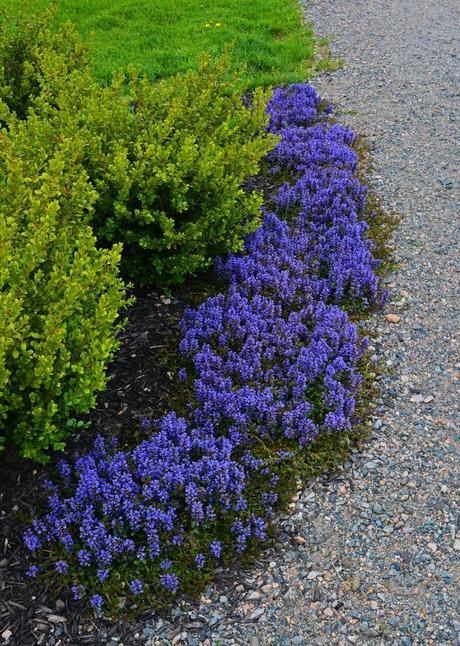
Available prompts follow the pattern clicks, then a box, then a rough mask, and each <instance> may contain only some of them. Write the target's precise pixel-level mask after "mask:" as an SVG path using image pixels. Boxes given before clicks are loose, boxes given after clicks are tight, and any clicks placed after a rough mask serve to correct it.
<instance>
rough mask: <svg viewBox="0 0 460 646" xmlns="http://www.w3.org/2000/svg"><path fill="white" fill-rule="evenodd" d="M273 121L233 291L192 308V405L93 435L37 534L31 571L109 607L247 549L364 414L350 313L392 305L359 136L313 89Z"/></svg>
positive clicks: (152, 598)
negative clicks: (303, 475) (382, 277)
mask: <svg viewBox="0 0 460 646" xmlns="http://www.w3.org/2000/svg"><path fill="white" fill-rule="evenodd" d="M268 114H269V117H270V120H269V124H268V129H269V130H270V131H271V132H273V133H275V134H277V135H278V136H279V137H280V141H279V143H278V144H277V146H276V147H275V149H274V150H273V152H271V153H270V154H269V156H268V164H269V169H271V170H270V171H269V172H271V173H272V174H273V177H274V178H276V182H275V184H276V186H277V189H276V190H275V191H274V193H273V194H272V196H271V197H270V198H269V199H267V201H266V204H265V208H264V211H263V221H262V224H261V226H260V228H259V229H258V230H257V231H256V232H254V233H252V234H250V235H249V236H248V237H247V239H246V243H245V248H244V250H243V252H242V253H240V254H236V255H235V254H233V255H230V256H227V257H224V258H222V259H221V260H219V261H218V263H217V268H216V269H217V272H218V275H219V276H220V277H221V278H222V279H223V280H224V281H226V283H227V288H226V289H225V290H224V291H223V292H222V293H220V294H217V295H215V296H211V297H209V298H207V299H206V300H205V301H204V302H203V303H202V304H201V305H198V306H197V307H195V308H192V309H190V310H189V311H188V312H187V313H186V315H185V317H184V318H183V322H182V333H183V337H182V342H181V348H180V349H181V352H182V356H183V360H184V362H183V365H182V367H181V369H180V370H179V372H178V375H177V376H178V379H179V380H182V382H183V384H184V389H185V392H186V393H188V394H189V397H188V401H187V402H186V405H185V407H184V406H182V407H180V410H179V409H178V410H177V411H175V412H169V413H166V414H165V415H164V416H163V417H162V418H161V419H159V420H151V419H145V420H144V421H143V422H142V424H143V426H144V429H145V430H146V431H151V437H150V438H148V439H147V440H145V441H143V442H141V443H140V444H139V445H137V446H135V447H133V448H125V447H123V446H120V447H117V446H115V445H113V443H111V442H110V441H104V440H103V439H102V438H99V439H98V440H97V441H96V442H95V445H94V447H93V449H92V450H91V451H90V452H89V453H87V454H85V455H83V456H81V457H79V458H77V460H76V461H75V462H69V461H62V462H61V463H60V464H59V467H58V470H59V474H60V475H59V477H58V478H57V479H56V482H55V483H48V486H49V489H50V496H49V501H48V505H47V507H48V510H47V512H46V513H44V515H43V516H41V517H39V518H37V519H36V520H35V521H34V523H33V525H32V526H31V527H30V528H29V530H28V531H27V532H26V535H25V540H26V543H27V545H28V547H29V549H30V550H31V552H32V553H33V555H34V557H36V558H37V561H36V562H35V563H34V565H32V567H31V569H30V572H29V573H30V575H31V576H41V575H42V573H43V575H47V576H51V577H55V579H56V581H58V580H62V581H67V582H68V583H69V584H70V585H71V587H72V593H73V595H74V597H75V598H80V597H84V598H87V599H88V600H89V602H90V603H91V605H92V606H93V607H94V608H96V609H98V610H99V609H101V608H103V609H104V610H105V611H106V612H111V613H116V612H117V611H118V612H119V611H120V608H122V607H123V608H127V607H129V605H130V604H131V603H135V606H136V607H137V608H141V607H142V606H143V604H144V603H147V604H152V603H158V602H159V601H160V600H161V601H162V602H164V601H165V599H167V595H168V594H169V595H171V596H172V595H174V594H175V593H177V592H178V591H179V590H184V589H185V590H189V591H191V590H192V589H195V590H196V589H197V587H199V583H200V581H204V580H205V579H206V578H207V577H209V576H210V574H211V573H212V570H213V568H214V566H215V563H216V562H217V561H219V560H220V559H227V560H229V559H230V560H231V559H232V558H233V557H234V556H235V555H239V556H240V557H241V556H242V555H244V554H245V553H246V552H248V551H250V550H251V547H252V546H253V545H254V543H257V542H258V541H263V540H264V539H265V538H266V535H267V530H268V527H269V523H270V520H271V519H272V517H273V514H274V513H275V509H276V507H277V504H278V503H279V501H280V494H281V498H282V497H283V490H287V489H288V483H289V481H291V480H292V477H294V478H295V477H296V476H297V475H298V473H299V472H300V471H301V470H302V466H303V464H306V463H308V461H309V458H308V456H309V450H308V447H309V446H311V445H312V444H313V443H315V445H316V446H317V447H319V448H318V454H317V455H321V452H323V453H326V454H328V452H329V455H330V456H334V457H332V460H334V459H335V457H337V455H338V454H340V453H342V454H343V452H344V451H345V450H346V449H345V448H344V447H346V444H347V441H348V440H347V439H346V438H347V437H349V436H348V435H347V434H348V433H349V432H350V431H351V428H352V425H353V424H354V423H355V422H356V421H357V419H358V417H359V414H358V412H357V410H356V403H357V398H358V397H359V393H360V388H361V387H362V385H363V381H364V379H365V377H366V375H365V365H366V358H365V348H366V340H365V339H364V338H362V336H361V335H360V334H359V332H358V328H357V325H356V323H355V321H356V320H357V319H358V318H359V317H361V316H363V314H364V313H366V312H368V311H369V310H370V309H372V308H373V307H377V306H379V304H380V303H381V302H382V300H383V299H384V298H385V295H384V294H383V293H382V291H381V289H380V287H379V283H378V278H377V276H378V274H379V272H381V271H382V265H381V263H380V261H379V260H378V259H376V257H375V256H374V252H375V250H376V249H377V248H378V246H377V245H375V244H374V243H373V242H372V240H371V237H370V235H369V232H370V231H371V230H372V229H375V223H376V221H377V220H379V218H380V216H381V214H380V213H379V212H378V211H374V210H372V209H369V203H368V202H367V189H366V187H365V185H364V184H363V183H362V181H361V180H360V179H359V174H360V171H359V168H358V160H359V156H358V152H357V147H358V142H357V140H356V137H355V136H354V134H353V133H352V132H351V131H350V130H349V129H348V128H345V127H343V126H341V125H340V124H338V123H336V121H335V120H334V119H333V117H332V115H331V111H330V109H328V108H326V107H325V106H324V104H323V103H322V102H321V100H320V98H319V96H318V95H317V94H316V92H315V91H314V90H313V88H311V87H310V86H308V85H306V84H301V85H293V86H290V87H287V88H284V89H278V90H276V91H275V93H274V95H273V97H272V98H271V100H270V102H269V106H268ZM385 235H386V233H385ZM385 235H384V236H383V237H385ZM379 246H380V248H382V246H384V240H383V242H382V244H381V245H379ZM336 438H339V439H338V441H337V445H336V446H335V448H334V443H335V442H336ZM340 438H345V440H344V441H342V440H341V439H340ZM331 449H332V451H331ZM326 461H327V458H326ZM313 462H314V460H313ZM320 462H321V459H320ZM308 468H310V469H311V468H312V465H311V463H310V465H309V467H308ZM127 600H128V601H127Z"/></svg>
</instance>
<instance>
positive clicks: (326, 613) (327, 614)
mask: <svg viewBox="0 0 460 646" xmlns="http://www.w3.org/2000/svg"><path fill="white" fill-rule="evenodd" d="M323 614H324V616H325V617H333V616H334V611H333V610H332V608H324V612H323Z"/></svg>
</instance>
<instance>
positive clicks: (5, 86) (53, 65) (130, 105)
mask: <svg viewBox="0 0 460 646" xmlns="http://www.w3.org/2000/svg"><path fill="white" fill-rule="evenodd" d="M51 18H52V12H48V13H46V14H45V15H44V16H42V17H40V18H32V19H30V18H25V17H20V18H19V19H18V20H17V22H16V25H15V28H14V29H13V30H10V29H8V28H6V27H4V28H3V30H2V32H0V61H1V76H0V97H2V98H3V100H4V102H5V103H6V105H7V106H8V107H9V108H10V110H11V111H14V112H15V113H16V114H17V116H19V117H20V118H23V117H24V116H26V114H27V112H28V110H29V111H30V110H31V109H33V110H35V111H36V112H37V114H40V115H42V116H43V115H46V117H47V118H49V119H50V120H51V121H52V123H53V125H54V127H55V129H56V130H57V132H61V133H65V134H66V136H69V137H75V136H80V137H81V139H82V140H83V141H84V142H85V149H84V155H83V158H82V163H83V164H84V167H85V169H86V171H87V173H88V176H89V178H90V181H91V182H92V184H93V186H94V188H95V189H96V191H97V199H96V202H95V204H94V213H93V221H92V225H93V228H94V231H95V234H96V236H97V238H98V240H99V241H100V242H101V243H102V244H104V245H108V244H113V243H118V242H122V243H123V245H124V251H123V260H122V265H123V269H124V272H125V274H126V275H127V276H128V277H129V278H130V279H133V280H135V281H136V282H138V283H161V284H171V283H178V282H182V281H183V280H184V278H185V277H186V276H187V275H193V274H196V273H197V272H199V271H201V270H204V269H206V268H207V267H208V266H209V265H210V264H211V263H212V262H213V260H214V257H215V256H216V254H219V253H226V252H231V251H239V250H241V248H242V245H243V240H244V237H245V236H246V234H247V233H249V232H250V231H254V230H255V229H256V228H257V226H258V224H259V223H260V206H261V201H262V198H261V196H260V194H259V193H258V192H257V191H255V190H247V189H246V190H243V184H244V183H245V181H246V180H247V179H248V178H249V177H251V176H253V175H256V174H257V172H258V170H259V164H260V161H261V159H262V158H263V157H264V156H265V155H266V154H267V152H268V151H269V150H270V149H272V148H273V146H274V145H275V143H276V138H275V137H274V136H273V135H272V134H271V133H269V132H267V131H266V130H265V125H266V123H267V116H266V114H265V106H266V100H267V98H268V97H267V94H266V93H265V92H263V91H261V90H258V91H256V92H255V94H254V98H253V102H252V103H251V105H250V106H247V105H245V103H244V101H243V99H242V89H243V88H242V86H241V84H240V83H239V81H238V77H237V75H233V74H230V73H229V58H230V52H229V51H228V50H227V51H226V52H224V54H223V55H222V57H221V58H220V59H219V60H218V61H217V62H213V61H211V60H210V59H209V58H207V57H203V58H202V60H201V63H200V65H199V68H198V70H196V71H190V72H188V73H186V74H183V75H177V76H175V77H173V78H170V79H167V80H164V81H159V82H158V81H157V82H151V81H150V80H149V79H148V78H146V77H144V76H141V75H140V74H139V73H137V72H136V71H135V70H131V72H130V73H129V74H128V75H127V76H124V75H123V74H115V75H114V78H113V80H112V82H111V83H110V84H109V85H108V86H106V87H101V86H100V85H99V84H98V83H97V81H96V80H95V79H94V77H93V75H92V72H91V68H90V65H89V62H88V60H89V58H88V53H87V49H86V47H85V45H84V44H83V43H82V42H81V40H80V38H79V37H78V35H77V33H76V32H75V30H74V28H73V27H72V25H70V24H66V25H64V26H63V27H61V28H60V29H59V30H55V29H53V28H52V27H51V26H50V24H51V23H50V20H51ZM4 22H5V23H6V22H7V21H4Z"/></svg>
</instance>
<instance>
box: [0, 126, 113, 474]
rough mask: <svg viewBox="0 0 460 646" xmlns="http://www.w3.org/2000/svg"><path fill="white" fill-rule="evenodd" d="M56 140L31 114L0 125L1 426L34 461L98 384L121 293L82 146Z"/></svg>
mask: <svg viewBox="0 0 460 646" xmlns="http://www.w3.org/2000/svg"><path fill="white" fill-rule="evenodd" d="M54 140H55V137H54V135H53V129H52V126H51V124H50V123H49V122H47V121H45V120H42V119H39V118H37V117H35V116H32V117H30V118H29V119H28V120H27V121H22V122H20V121H17V122H15V121H14V120H13V121H11V120H10V127H9V129H8V130H6V129H3V130H2V131H0V174H1V177H2V181H1V183H0V250H1V253H0V434H3V435H4V436H6V437H7V439H10V440H12V441H13V442H15V443H16V444H17V445H19V447H20V448H21V451H22V453H23V455H24V456H26V457H28V458H33V459H36V460H40V461H44V460H45V459H46V450H47V449H49V448H53V449H62V448H63V440H64V438H65V436H66V434H67V432H68V426H67V425H66V422H67V421H68V419H69V416H70V415H72V414H73V413H75V412H77V413H79V412H84V411H87V410H88V409H89V408H90V407H91V405H93V403H94V392H95V391H97V390H100V389H102V388H103V387H104V384H105V367H106V365H107V362H108V360H109V359H110V357H111V356H112V354H113V352H114V351H115V349H116V347H117V342H116V338H115V332H116V330H117V327H118V324H117V323H116V321H117V312H118V310H119V308H120V307H121V306H122V303H123V298H124V287H123V283H122V281H121V279H120V278H119V277H118V263H119V260H120V252H121V247H120V246H119V245H118V246H114V247H113V248H111V249H107V250H99V249H98V248H97V247H96V240H95V238H94V235H93V233H92V231H91V228H90V227H89V226H88V224H87V223H88V220H89V216H90V214H91V211H92V208H93V204H94V201H95V199H96V193H95V191H94V190H93V188H92V187H91V185H90V184H89V183H88V178H87V175H86V173H85V171H84V170H83V169H82V167H81V164H80V162H79V159H80V157H81V150H79V144H78V142H77V141H76V140H70V139H65V138H61V139H60V141H59V143H55V141H54Z"/></svg>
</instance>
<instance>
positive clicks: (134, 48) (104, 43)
mask: <svg viewBox="0 0 460 646" xmlns="http://www.w3.org/2000/svg"><path fill="white" fill-rule="evenodd" d="M48 5H49V0H32V1H30V2H28V5H27V11H41V10H43V9H44V8H46V7H47V6H48ZM56 5H57V7H58V19H59V20H65V19H70V20H72V21H73V22H75V23H76V24H77V25H78V27H79V29H80V31H81V33H82V34H83V35H84V36H85V37H88V36H90V35H91V34H92V35H93V48H94V68H95V73H96V75H97V77H98V78H99V79H101V80H106V79H108V78H109V77H110V76H111V73H112V71H113V70H114V69H116V68H127V67H128V66H129V65H130V64H134V65H140V66H141V67H142V68H143V69H144V70H145V71H146V72H147V73H148V74H149V76H150V77H152V78H157V77H164V76H170V75H172V74H174V73H176V72H180V71H184V70H187V69H190V68H191V67H194V66H195V64H196V61H197V59H198V57H199V56H200V54H201V53H202V52H204V51H206V52H210V53H211V54H216V53H218V52H220V51H221V50H222V47H223V46H224V44H225V43H227V42H234V43H235V48H234V52H233V61H232V62H233V64H234V66H235V68H239V67H241V66H245V67H246V68H247V69H246V79H247V80H248V84H249V86H250V87H255V86H257V85H276V84H281V83H292V82H296V81H304V80H306V79H307V78H309V77H310V76H311V75H312V73H313V71H314V70H315V69H316V68H317V67H318V65H319V66H320V67H321V64H318V63H317V62H316V61H315V39H314V36H313V29H312V27H311V25H307V24H305V22H304V20H303V15H302V10H301V8H300V4H299V2H298V0H249V1H248V0H97V1H95V0H57V2H56ZM21 6H22V3H21V2H20V1H18V0H0V9H6V10H7V11H8V12H9V13H17V12H18V11H19V10H20V9H21ZM324 64H327V63H323V65H324Z"/></svg>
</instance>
